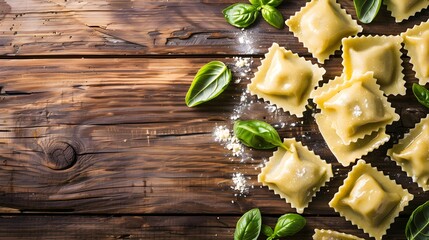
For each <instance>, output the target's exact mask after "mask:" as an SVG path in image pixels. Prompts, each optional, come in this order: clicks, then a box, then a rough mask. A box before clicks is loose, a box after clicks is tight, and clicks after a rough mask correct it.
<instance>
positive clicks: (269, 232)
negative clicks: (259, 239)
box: [262, 224, 274, 237]
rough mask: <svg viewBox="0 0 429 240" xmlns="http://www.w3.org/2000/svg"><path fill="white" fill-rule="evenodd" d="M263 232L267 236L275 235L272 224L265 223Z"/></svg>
mask: <svg viewBox="0 0 429 240" xmlns="http://www.w3.org/2000/svg"><path fill="white" fill-rule="evenodd" d="M262 233H263V234H264V235H265V236H267V237H270V236H271V235H273V233H274V231H273V229H272V228H271V227H270V226H268V225H265V224H263V225H262Z"/></svg>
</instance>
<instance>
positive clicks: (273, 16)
mask: <svg viewBox="0 0 429 240" xmlns="http://www.w3.org/2000/svg"><path fill="white" fill-rule="evenodd" d="M262 17H263V18H264V19H265V21H267V23H269V24H270V25H271V26H273V27H275V28H278V29H282V28H283V26H284V23H285V21H284V19H283V15H282V13H281V12H280V11H279V10H277V9H275V8H274V7H272V6H270V5H263V6H262Z"/></svg>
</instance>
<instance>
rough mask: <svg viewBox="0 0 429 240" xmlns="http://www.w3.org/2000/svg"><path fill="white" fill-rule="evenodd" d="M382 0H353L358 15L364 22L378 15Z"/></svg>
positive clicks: (370, 20) (368, 21)
mask: <svg viewBox="0 0 429 240" xmlns="http://www.w3.org/2000/svg"><path fill="white" fill-rule="evenodd" d="M381 2H382V0H353V3H354V5H355V9H356V15H357V17H358V18H359V21H361V22H362V23H370V22H372V21H373V20H374V18H375V17H376V16H377V14H378V11H379V10H380V6H381Z"/></svg>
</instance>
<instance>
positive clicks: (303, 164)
mask: <svg viewBox="0 0 429 240" xmlns="http://www.w3.org/2000/svg"><path fill="white" fill-rule="evenodd" d="M284 143H285V144H286V146H288V148H289V149H290V151H286V150H284V149H282V148H279V149H278V150H277V151H276V152H274V154H273V156H272V157H271V158H270V160H269V162H268V163H267V164H266V166H265V167H264V168H262V170H261V173H260V174H259V175H258V181H259V182H261V183H262V184H263V185H264V186H268V188H269V189H271V190H274V192H275V193H276V194H278V195H280V197H281V198H285V199H286V201H287V202H289V203H290V204H291V206H292V207H293V208H296V210H297V212H298V213H302V212H303V211H304V208H306V207H307V206H308V203H309V202H310V201H311V199H312V197H313V196H314V195H315V194H316V192H317V191H319V189H320V187H322V186H323V185H325V183H326V182H327V181H329V179H330V178H331V177H332V176H333V174H332V168H331V165H330V164H327V163H326V162H325V161H323V160H322V159H320V157H319V156H317V155H316V154H314V153H313V152H312V151H310V150H308V148H306V147H304V146H303V145H302V144H301V143H299V142H297V141H296V140H295V139H285V140H284Z"/></svg>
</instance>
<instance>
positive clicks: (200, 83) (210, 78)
mask: <svg viewBox="0 0 429 240" xmlns="http://www.w3.org/2000/svg"><path fill="white" fill-rule="evenodd" d="M231 79H232V74H231V70H229V69H228V67H227V66H226V65H225V64H224V63H223V62H220V61H212V62H209V63H207V64H206V65H204V66H203V67H202V68H200V70H198V72H197V75H195V78H194V80H193V81H192V84H191V87H190V88H189V90H188V92H187V93H186V97H185V102H186V105H188V107H194V106H197V105H199V104H201V103H204V102H207V101H209V100H211V99H213V98H215V97H217V96H218V95H219V94H221V93H222V92H223V91H224V90H225V89H226V88H227V87H228V84H229V82H231Z"/></svg>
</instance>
